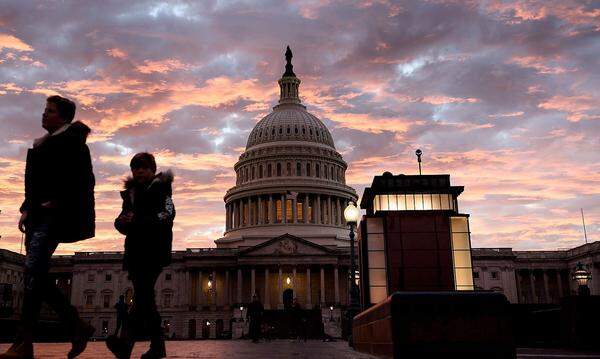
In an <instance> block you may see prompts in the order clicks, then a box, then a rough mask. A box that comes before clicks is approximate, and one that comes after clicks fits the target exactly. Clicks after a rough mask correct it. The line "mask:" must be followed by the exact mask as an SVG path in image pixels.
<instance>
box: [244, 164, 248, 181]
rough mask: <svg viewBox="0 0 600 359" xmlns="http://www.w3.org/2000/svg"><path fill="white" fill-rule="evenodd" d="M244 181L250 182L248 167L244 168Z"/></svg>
mask: <svg viewBox="0 0 600 359" xmlns="http://www.w3.org/2000/svg"><path fill="white" fill-rule="evenodd" d="M244 182H248V167H246V168H244Z"/></svg>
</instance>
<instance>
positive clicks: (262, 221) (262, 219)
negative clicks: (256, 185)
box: [257, 196, 265, 224]
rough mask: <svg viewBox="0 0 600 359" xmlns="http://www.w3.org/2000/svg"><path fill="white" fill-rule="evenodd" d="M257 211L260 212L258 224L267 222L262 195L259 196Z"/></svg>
mask: <svg viewBox="0 0 600 359" xmlns="http://www.w3.org/2000/svg"><path fill="white" fill-rule="evenodd" d="M257 207H258V208H257V212H258V224H264V223H265V219H264V218H263V217H264V213H263V210H262V207H263V206H262V198H261V197H260V196H258V206H257Z"/></svg>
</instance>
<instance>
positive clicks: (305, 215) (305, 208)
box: [302, 193, 309, 223]
mask: <svg viewBox="0 0 600 359" xmlns="http://www.w3.org/2000/svg"><path fill="white" fill-rule="evenodd" d="M308 200H309V196H308V193H307V194H305V195H304V202H302V220H303V221H304V223H308V221H309V218H308Z"/></svg>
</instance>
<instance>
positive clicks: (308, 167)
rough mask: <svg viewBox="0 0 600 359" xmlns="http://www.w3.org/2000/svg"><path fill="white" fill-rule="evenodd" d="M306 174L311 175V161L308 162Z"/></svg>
mask: <svg viewBox="0 0 600 359" xmlns="http://www.w3.org/2000/svg"><path fill="white" fill-rule="evenodd" d="M306 176H307V177H310V163H307V164H306Z"/></svg>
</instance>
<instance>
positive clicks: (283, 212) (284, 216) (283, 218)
mask: <svg viewBox="0 0 600 359" xmlns="http://www.w3.org/2000/svg"><path fill="white" fill-rule="evenodd" d="M286 202H287V201H286V200H285V194H282V195H281V223H287V203H286Z"/></svg>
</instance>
